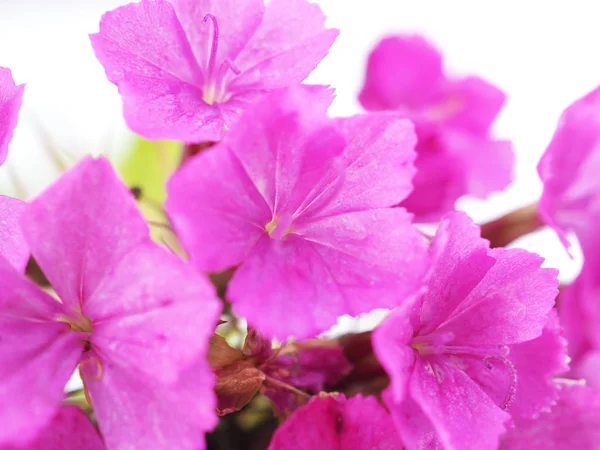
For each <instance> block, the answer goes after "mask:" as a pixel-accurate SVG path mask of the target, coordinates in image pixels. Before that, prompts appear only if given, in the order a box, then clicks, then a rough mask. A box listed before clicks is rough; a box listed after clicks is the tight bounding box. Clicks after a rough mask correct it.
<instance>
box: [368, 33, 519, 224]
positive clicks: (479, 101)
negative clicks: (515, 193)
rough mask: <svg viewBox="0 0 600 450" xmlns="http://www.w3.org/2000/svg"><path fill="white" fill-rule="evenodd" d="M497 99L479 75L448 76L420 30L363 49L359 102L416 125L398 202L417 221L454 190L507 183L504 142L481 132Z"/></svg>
mask: <svg viewBox="0 0 600 450" xmlns="http://www.w3.org/2000/svg"><path fill="white" fill-rule="evenodd" d="M504 101H505V95H504V93H502V92H501V91H500V90H498V89H497V88H496V87H494V86H492V85H490V84H489V83H487V82H486V81H485V80H483V79H481V78H477V77H467V78H463V79H460V80H451V79H448V78H447V77H446V76H445V75H444V73H443V71H442V56H441V54H440V53H439V51H438V50H437V49H435V48H434V47H432V46H431V45H430V44H429V43H428V42H427V41H426V40H425V39H423V38H422V37H420V36H395V37H389V38H386V39H383V40H382V41H381V42H380V43H379V45H378V46H377V48H375V50H374V51H373V52H372V53H371V55H370V57H369V62H368V67H367V75H366V80H365V85H364V87H363V90H362V92H361V94H360V102H361V103H362V105H363V106H364V107H365V108H366V109H367V110H370V111H379V110H398V111H400V112H402V114H403V115H404V116H405V117H408V118H410V119H411V120H412V121H413V122H414V123H415V126H416V130H417V136H418V139H419V142H418V144H417V147H416V150H417V154H418V158H417V161H416V167H417V175H416V176H415V179H414V185H415V188H414V191H413V192H412V194H411V195H410V196H409V197H408V199H406V200H405V201H404V203H403V205H404V206H405V207H406V208H407V209H408V210H409V211H411V212H413V213H414V214H415V215H416V218H417V220H419V221H435V220H438V219H439V218H440V217H441V216H442V215H443V214H444V213H445V212H447V211H451V210H453V209H454V203H455V201H456V200H457V199H458V198H459V197H460V196H462V195H465V194H470V195H474V196H477V197H482V198H484V197H486V196H487V195H489V194H490V193H491V192H493V191H497V190H501V189H503V188H505V187H506V186H507V185H508V184H509V183H510V181H511V179H512V166H513V154H512V146H511V144H510V142H507V141H496V140H493V139H491V138H490V136H489V128H490V126H491V124H492V122H493V121H494V119H495V117H496V115H497V114H498V112H499V111H500V109H501V108H502V105H503V104H504Z"/></svg>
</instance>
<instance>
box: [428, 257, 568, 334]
mask: <svg viewBox="0 0 600 450" xmlns="http://www.w3.org/2000/svg"><path fill="white" fill-rule="evenodd" d="M489 254H490V256H492V257H493V258H495V259H496V263H495V264H494V266H493V267H492V268H491V269H490V270H489V271H488V272H487V274H486V275H485V277H484V278H483V279H482V280H481V282H480V283H479V285H478V286H477V287H476V288H475V289H473V290H472V291H471V293H470V294H469V295H468V296H467V297H466V298H465V299H464V300H463V301H462V302H461V303H460V305H459V306H458V307H457V308H456V309H455V310H454V311H453V312H452V314H451V315H450V316H449V317H448V319H447V320H446V321H445V323H444V324H443V325H442V326H440V327H439V328H438V332H440V333H444V332H448V333H451V334H452V335H453V338H454V341H455V342H456V343H457V344H458V343H460V345H476V346H481V345H499V344H507V345H508V344H516V343H518V342H524V341H529V340H531V339H534V338H536V337H538V336H540V335H541V333H542V328H543V327H544V325H545V324H546V321H547V317H548V313H549V312H550V310H551V309H552V307H553V306H554V299H555V298H556V295H557V293H558V289H557V287H558V280H557V279H556V275H557V271H556V270H554V269H542V268H540V265H541V263H542V261H543V260H542V258H540V257H539V256H537V255H535V254H533V253H529V252H527V251H525V250H521V249H508V250H507V249H504V248H497V249H493V250H491V251H490V253H489Z"/></svg>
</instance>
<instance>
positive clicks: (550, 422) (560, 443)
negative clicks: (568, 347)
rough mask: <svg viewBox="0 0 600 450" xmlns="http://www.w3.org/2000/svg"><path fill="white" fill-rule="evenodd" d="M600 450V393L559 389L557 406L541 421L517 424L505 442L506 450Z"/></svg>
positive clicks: (582, 388) (563, 386)
mask: <svg viewBox="0 0 600 450" xmlns="http://www.w3.org/2000/svg"><path fill="white" fill-rule="evenodd" d="M598 448H600V391H597V390H595V389H590V388H588V387H585V386H579V385H576V384H575V385H568V384H561V385H560V397H559V400H558V403H557V404H556V405H555V406H554V407H553V408H552V409H551V410H550V411H549V412H545V413H543V414H541V415H540V416H539V417H537V418H535V419H530V420H524V421H521V422H520V423H518V424H517V427H516V429H514V430H511V431H510V432H509V433H507V434H506V436H505V437H504V439H503V442H502V449H506V450H550V449H552V450H597V449H598Z"/></svg>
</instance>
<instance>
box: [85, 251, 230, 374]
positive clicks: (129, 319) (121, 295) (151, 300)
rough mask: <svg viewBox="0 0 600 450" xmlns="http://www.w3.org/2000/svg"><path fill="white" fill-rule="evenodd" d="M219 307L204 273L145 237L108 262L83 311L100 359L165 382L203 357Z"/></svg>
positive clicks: (219, 303) (219, 304)
mask: <svg viewBox="0 0 600 450" xmlns="http://www.w3.org/2000/svg"><path fill="white" fill-rule="evenodd" d="M220 308H221V302H220V301H219V300H218V299H217V297H216V295H215V292H214V287H213V286H212V285H211V284H210V283H209V281H208V280H207V279H206V278H205V277H204V276H202V275H200V274H198V273H196V271H195V270H194V269H193V268H192V267H190V266H188V265H186V264H184V263H183V262H182V261H180V260H179V259H178V258H177V257H175V256H173V255H172V254H170V253H168V252H167V251H166V250H163V249H162V248H159V247H157V246H156V245H155V244H153V243H150V242H148V243H145V244H140V245H139V246H138V247H137V248H135V249H134V250H131V251H129V252H128V253H127V254H126V255H124V256H123V257H122V259H121V261H119V263H118V264H116V265H114V266H113V268H112V272H111V277H110V278H106V279H105V280H104V282H103V283H102V286H101V287H100V288H99V289H98V290H96V292H95V293H94V294H93V295H92V296H91V297H90V298H89V299H88V300H87V302H86V304H85V305H84V307H83V313H84V314H85V315H86V317H89V318H90V319H91V320H92V321H93V333H92V337H91V342H92V346H93V347H94V348H95V349H97V350H98V352H99V353H100V354H101V355H102V358H103V360H110V361H111V363H114V365H115V366H116V367H119V368H133V367H135V368H136V370H137V371H138V372H139V373H140V374H144V376H146V377H153V378H155V379H157V380H160V381H161V382H169V383H171V382H174V381H176V380H177V378H178V377H179V374H180V373H181V371H182V370H183V369H185V368H186V367H188V366H190V365H191V364H192V363H194V362H195V361H197V360H198V358H205V355H206V353H207V351H208V338H209V337H210V336H211V335H212V333H213V330H214V328H215V326H216V323H217V319H218V316H219V313H220Z"/></svg>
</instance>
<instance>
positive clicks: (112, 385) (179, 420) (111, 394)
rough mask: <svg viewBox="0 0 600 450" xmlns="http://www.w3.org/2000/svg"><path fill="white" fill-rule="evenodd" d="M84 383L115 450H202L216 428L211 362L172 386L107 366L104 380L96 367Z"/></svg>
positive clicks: (188, 372) (108, 443) (190, 370)
mask: <svg viewBox="0 0 600 450" xmlns="http://www.w3.org/2000/svg"><path fill="white" fill-rule="evenodd" d="M83 379H84V381H85V384H86V387H87V389H88V392H89V395H90V397H91V401H92V405H93V407H94V411H95V412H96V417H97V418H98V425H99V427H100V431H101V432H102V436H103V437H104V440H105V443H106V447H107V448H110V449H111V450H129V449H134V448H135V449H138V448H139V449H153V450H171V449H178V450H203V449H204V448H205V441H204V433H205V432H206V431H208V430H211V429H212V428H213V427H214V426H215V425H216V424H217V416H216V413H215V408H216V398H215V395H214V393H213V386H214V376H213V374H212V370H211V369H210V367H209V366H208V362H205V361H202V362H198V364H197V365H195V366H192V367H190V368H188V369H187V370H186V371H184V372H182V374H181V377H180V378H179V380H178V381H177V382H176V383H174V384H168V385H165V384H161V383H159V382H157V381H156V380H153V379H150V378H148V377H147V376H146V375H145V374H141V373H140V372H138V371H137V370H136V369H135V368H132V367H131V368H128V369H125V368H122V367H119V366H117V365H114V364H113V363H111V362H107V361H103V365H102V371H101V378H100V379H98V373H97V368H95V367H93V365H92V364H88V365H86V366H85V367H84V370H83Z"/></svg>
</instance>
